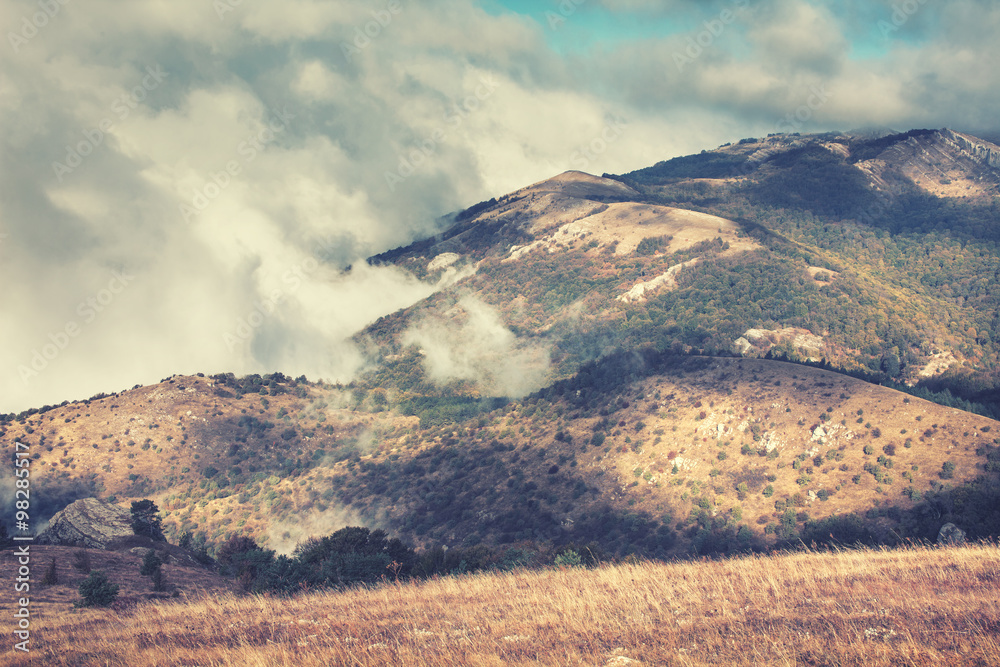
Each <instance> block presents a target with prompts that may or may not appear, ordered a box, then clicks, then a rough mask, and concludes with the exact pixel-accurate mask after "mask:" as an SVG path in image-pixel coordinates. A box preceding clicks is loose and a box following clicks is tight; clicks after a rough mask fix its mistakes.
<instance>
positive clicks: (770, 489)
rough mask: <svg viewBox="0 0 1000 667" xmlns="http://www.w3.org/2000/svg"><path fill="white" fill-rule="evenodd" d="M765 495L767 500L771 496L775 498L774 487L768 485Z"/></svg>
mask: <svg viewBox="0 0 1000 667" xmlns="http://www.w3.org/2000/svg"><path fill="white" fill-rule="evenodd" d="M763 494H764V497H765V498H770V497H771V496H773V495H774V486H772V485H770V484H768V485H767V486H765V487H764V491H763Z"/></svg>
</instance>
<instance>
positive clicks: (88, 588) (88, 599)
mask: <svg viewBox="0 0 1000 667" xmlns="http://www.w3.org/2000/svg"><path fill="white" fill-rule="evenodd" d="M78 590H79V591H80V597H81V599H80V600H79V601H78V602H77V603H76V605H77V606H78V607H108V606H110V605H111V603H112V602H114V601H115V598H116V597H118V584H115V583H112V582H111V581H110V580H109V579H108V575H106V574H104V572H102V571H101V570H94V571H93V572H91V573H90V576H89V577H87V578H86V579H84V580H83V581H82V582H80V587H79V589H78Z"/></svg>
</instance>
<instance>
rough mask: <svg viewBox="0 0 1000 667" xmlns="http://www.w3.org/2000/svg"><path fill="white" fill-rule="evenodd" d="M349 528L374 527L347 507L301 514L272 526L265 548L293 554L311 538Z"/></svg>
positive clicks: (268, 532) (269, 529)
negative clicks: (296, 548) (291, 519)
mask: <svg viewBox="0 0 1000 667" xmlns="http://www.w3.org/2000/svg"><path fill="white" fill-rule="evenodd" d="M348 526H364V527H366V528H372V527H373V526H371V525H370V522H367V521H365V520H364V519H362V518H361V515H360V514H358V513H357V512H355V511H354V510H351V509H349V508H346V507H335V508H330V509H327V510H325V511H322V512H320V511H316V510H313V511H309V512H299V513H297V514H296V515H295V520H294V521H280V522H277V523H273V524H271V526H270V528H268V530H267V533H265V537H266V539H267V542H266V544H265V546H266V547H267V548H268V549H274V551H276V552H278V553H279V554H291V553H292V552H293V551H294V550H295V547H296V546H298V545H299V544H301V543H303V542H305V541H306V540H308V539H309V538H311V537H326V536H327V535H330V534H332V533H335V532H337V531H338V530H340V529H341V528H347V527H348Z"/></svg>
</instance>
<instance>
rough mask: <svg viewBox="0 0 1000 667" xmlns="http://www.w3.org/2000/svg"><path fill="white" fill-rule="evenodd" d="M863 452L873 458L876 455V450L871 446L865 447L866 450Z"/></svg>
mask: <svg viewBox="0 0 1000 667" xmlns="http://www.w3.org/2000/svg"><path fill="white" fill-rule="evenodd" d="M861 451H863V452H864V453H865V454H867V455H868V456H871V455H872V454H874V453H875V448H874V447H872V446H871V445H865V448H864V449H863V450H861Z"/></svg>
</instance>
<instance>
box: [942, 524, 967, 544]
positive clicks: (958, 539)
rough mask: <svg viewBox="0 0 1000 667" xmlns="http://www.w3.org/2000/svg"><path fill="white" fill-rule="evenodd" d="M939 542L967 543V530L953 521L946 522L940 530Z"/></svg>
mask: <svg viewBox="0 0 1000 667" xmlns="http://www.w3.org/2000/svg"><path fill="white" fill-rule="evenodd" d="M937 543H938V544H965V531H964V530H962V529H961V528H959V527H958V526H956V525H955V524H953V523H950V522H949V523H946V524H944V525H943V526H941V530H939V531H938V536H937Z"/></svg>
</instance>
